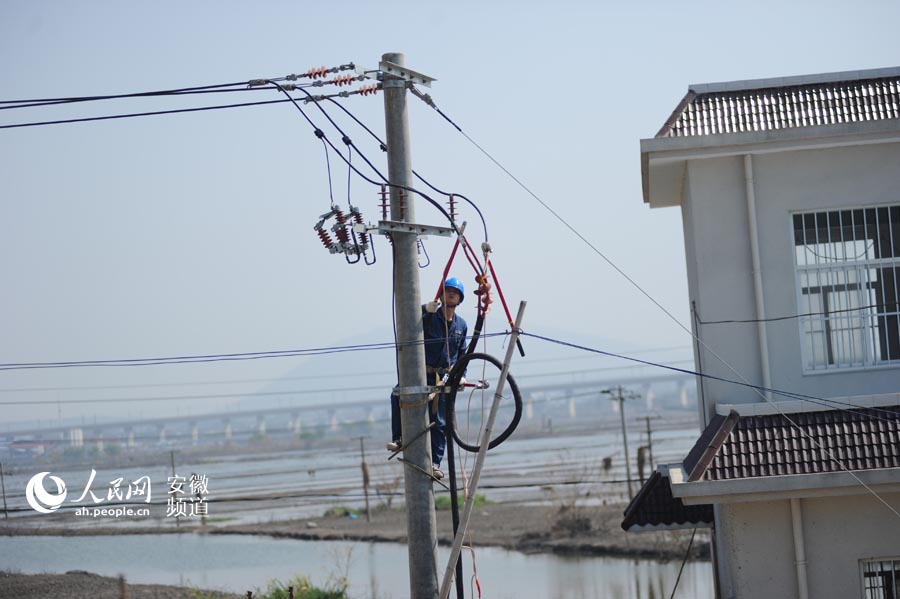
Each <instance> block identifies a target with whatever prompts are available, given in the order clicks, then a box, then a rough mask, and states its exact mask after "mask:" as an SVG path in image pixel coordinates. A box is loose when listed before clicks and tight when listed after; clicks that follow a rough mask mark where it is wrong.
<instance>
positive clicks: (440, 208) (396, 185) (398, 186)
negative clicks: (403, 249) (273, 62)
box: [270, 81, 459, 233]
mask: <svg viewBox="0 0 900 599" xmlns="http://www.w3.org/2000/svg"><path fill="white" fill-rule="evenodd" d="M270 82H271V83H272V84H273V85H275V86H276V87H278V89H279V90H281V92H282V93H283V94H284V95H285V96H287V98H288V100H289V101H290V102H291V103H293V105H294V107H295V108H296V109H297V110H299V111H300V114H302V115H303V118H304V119H306V121H307V122H308V123H309V124H310V126H311V127H312V128H313V130H314V132H315V134H316V136H317V137H320V139H323V140H324V141H326V142H327V143H328V145H329V146H331V148H332V149H333V150H334V151H335V153H336V154H337V155H338V156H340V158H341V160H343V161H344V162H345V163H347V166H348V167H349V168H351V169H353V172H355V173H356V174H357V175H359V176H360V177H361V178H362V179H363V180H364V181H366V182H367V183H370V184H372V185H378V186H380V185H381V183H379V182H378V181H375V180H373V179H371V178H370V177H368V176H366V175H365V174H363V173H362V171H360V170H359V169H358V168H356V166H354V165H353V163H352V162H351V161H350V160H349V159H348V158H347V157H346V156H344V154H343V152H341V151H340V150H339V149H338V148H337V147H336V146H335V145H334V143H333V142H332V141H331V140H330V139H329V138H328V136H327V135H325V133H324V132H323V131H322V130H321V129H320V128H319V127H318V126H317V125H316V124H315V123H314V122H313V121H312V119H310V118H309V115H307V114H306V112H304V110H303V109H302V108H301V107H300V105H299V104H298V103H297V100H296V99H295V98H294V97H293V96H291V95H290V93H288V91H287V90H286V89H285V88H284V87H282V86H281V85H279V84H278V83H275V82H272V81H270ZM300 91H302V92H304V93H306V94H307V96H309V97H310V98H312V94H310V93H309V92H307V91H306V90H304V89H300ZM315 104H316V106H317V107H318V108H319V109H320V110H321V111H322V112H323V113H325V115H326V118H327V119H328V120H329V121H330V122H331V123H332V125H334V127H335V128H336V129H337V130H338V132H340V133H341V135H342V136H343V139H342V141H344V143H345V144H347V145H348V146H351V145H352V147H353V148H354V149H356V153H357V154H358V155H359V156H360V157H361V158H362V159H363V160H364V161H365V162H366V163H367V164H368V165H369V166H370V167H371V168H372V170H373V171H375V173H376V174H377V175H378V176H379V177H380V178H381V179H382V181H383V182H384V184H386V185H388V186H389V187H393V188H396V189H402V190H404V191H407V192H410V193H415V194H418V195H419V196H421V197H422V198H423V199H424V200H426V201H427V202H428V203H429V204H431V205H432V206H434V207H435V208H437V210H438V211H439V212H440V213H441V214H443V215H444V217H445V218H446V219H447V221H448V222H449V223H450V227H451V228H452V229H453V230H454V231H455V232H456V233H459V229H458V228H457V226H456V223H455V222H453V219H452V218H450V215H449V214H448V213H447V211H446V210H445V209H444V207H443V206H441V204H440V203H439V202H437V201H436V200H435V199H434V198H432V197H430V196H429V195H428V194H426V193H423V192H422V191H420V190H418V189H415V188H413V187H410V186H407V185H401V184H399V183H392V182H391V181H389V180H388V178H387V177H385V176H384V175H383V174H382V173H381V171H379V170H378V168H377V167H375V165H373V164H372V162H371V161H370V160H369V159H368V157H366V155H365V154H364V153H362V152H360V150H359V148H357V147H356V146H355V145H353V141H352V140H351V139H350V138H349V137H348V136H347V135H346V134H345V133H344V132H343V130H342V129H341V128H340V127H339V126H338V125H337V124H336V123H335V122H334V120H333V119H331V117H330V116H329V115H328V113H327V112H325V109H323V108H322V107H321V106H320V105H319V103H318V102H316V103H315Z"/></svg>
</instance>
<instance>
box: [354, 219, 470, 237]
mask: <svg viewBox="0 0 900 599" xmlns="http://www.w3.org/2000/svg"><path fill="white" fill-rule="evenodd" d="M353 230H354V231H356V232H357V233H368V232H370V231H376V232H378V233H380V234H381V235H386V234H388V233H415V234H416V235H437V236H438V237H450V236H452V235H453V234H454V233H455V231H454V230H453V229H451V228H449V227H437V226H434V225H417V224H415V223H406V222H402V221H395V220H380V221H378V224H377V225H372V224H368V225H365V224H355V225H353Z"/></svg>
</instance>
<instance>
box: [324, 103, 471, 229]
mask: <svg viewBox="0 0 900 599" xmlns="http://www.w3.org/2000/svg"><path fill="white" fill-rule="evenodd" d="M328 101H329V102H331V103H332V104H334V105H335V106H337V107H338V108H340V109H341V110H343V111H344V112H345V113H346V114H347V116H349V117H350V118H351V119H353V120H354V121H356V124H358V125H359V126H360V127H362V128H363V129H365V130H366V131H367V132H368V133H369V135H371V136H372V137H373V138H374V139H375V141H377V142H378V145H379V147H380V148H381V151H382V152H386V151H387V144H386V143H385V142H384V141H383V140H382V139H381V138H380V137H378V135H376V134H375V133H374V132H373V131H372V130H371V129H369V128H368V127H367V126H366V125H365V124H364V123H363V122H362V121H361V120H359V119H358V118H357V117H356V115H354V114H353V113H352V112H350V111H349V110H348V109H347V108H346V107H345V106H344V105H343V104H341V103H340V102H337V101H335V100H334V99H333V98H328ZM412 173H413V175H415V177H416V178H417V179H419V181H421V182H422V183H424V184H425V185H427V186H428V187H430V188H431V189H433V190H434V191H435V192H436V193H439V194H441V195H444V196H448V197H450V196H453V197H458V198H462V199H463V200H465V201H466V202H467V203H468V204H469V205H470V206H472V208H474V209H475V212H477V213H478V217H479V218H480V219H481V226H482V228H483V229H484V240H485V242H487V241H488V231H487V222H486V221H485V220H484V215H483V214H482V213H481V209H479V208H478V206H477V205H476V204H475V202H473V201H472V200H470V199H469V198H467V197H466V196H464V195H462V194H461V193H449V192H446V191H442V190H440V189H438V188H437V187H435V186H434V185H432V184H431V183H429V182H428V181H426V180H425V178H424V177H423V176H422V175H420V174H419V173H418V172H416V171H415V170H413V172H412Z"/></svg>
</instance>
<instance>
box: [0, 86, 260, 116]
mask: <svg viewBox="0 0 900 599" xmlns="http://www.w3.org/2000/svg"><path fill="white" fill-rule="evenodd" d="M236 85H242V86H246V85H247V82H240V83H223V84H220V85H204V86H200V87H184V88H180V89H169V90H159V91H149V92H135V93H128V94H111V95H104V96H74V97H68V98H39V99H33V100H0V110H13V109H15V108H34V107H42V106H56V105H60V104H78V103H83V102H97V101H101V100H121V99H125V98H153V97H165V96H186V95H195V94H220V93H230V92H255V91H262V90H264V89H274V88H273V87H240V88H235V89H226V88H229V87H233V86H236Z"/></svg>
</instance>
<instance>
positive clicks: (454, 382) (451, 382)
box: [446, 352, 522, 453]
mask: <svg viewBox="0 0 900 599" xmlns="http://www.w3.org/2000/svg"><path fill="white" fill-rule="evenodd" d="M473 360H481V361H484V362H488V363H490V364H492V365H493V366H495V367H497V369H498V370H500V371H502V370H503V364H502V363H501V362H500V360H498V359H497V358H495V357H494V356H491V355H490V354H484V353H479V352H472V353H471V354H466V355H464V356H463V357H462V358H460V359H459V360H457V361H456V364H454V365H453V368H451V369H450V374H449V376H448V377H447V383H446V386H447V387H448V388H449V389H450V393H449V394H448V395H447V398H446V408H447V413H446V420H447V422H448V423H449V422H451V421H452V420H453V419H454V418H455V413H456V409H455V404H456V395H457V392H458V390H459V384H460V382H461V381H462V378H463V373H464V372H465V371H466V368H467V367H468V365H469V362H471V361H473ZM506 384H507V385H508V386H509V390H510V392H512V398H513V402H514V404H515V413H514V414H513V418H512V420H511V421H510V423H509V424H508V425H507V427H506V428H505V429H504V430H503V432H502V433H500V434H499V435H497V436H496V437H495V438H493V439H490V440H489V442H488V449H494V448H495V447H497V446H498V445H500V444H501V443H503V442H504V441H506V439H508V438H509V436H510V435H511V434H513V432H515V430H516V427H518V426H519V421H520V420H521V419H522V394H521V393H520V392H519V386H518V385H517V384H516V380H515V379H514V378H513V376H512V375H511V374H509V373H507V375H506ZM452 432H453V435H452V436H453V438H454V440H455V441H456V444H457V445H459V446H460V447H461V448H463V449H465V450H466V451H468V452H470V453H478V451H479V450H480V447H479V446H478V445H471V444H469V443H466V442H465V441H463V440H462V439H460V438H459V435H458V434H457V432H456V429H455V427H454V428H453V431H452Z"/></svg>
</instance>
